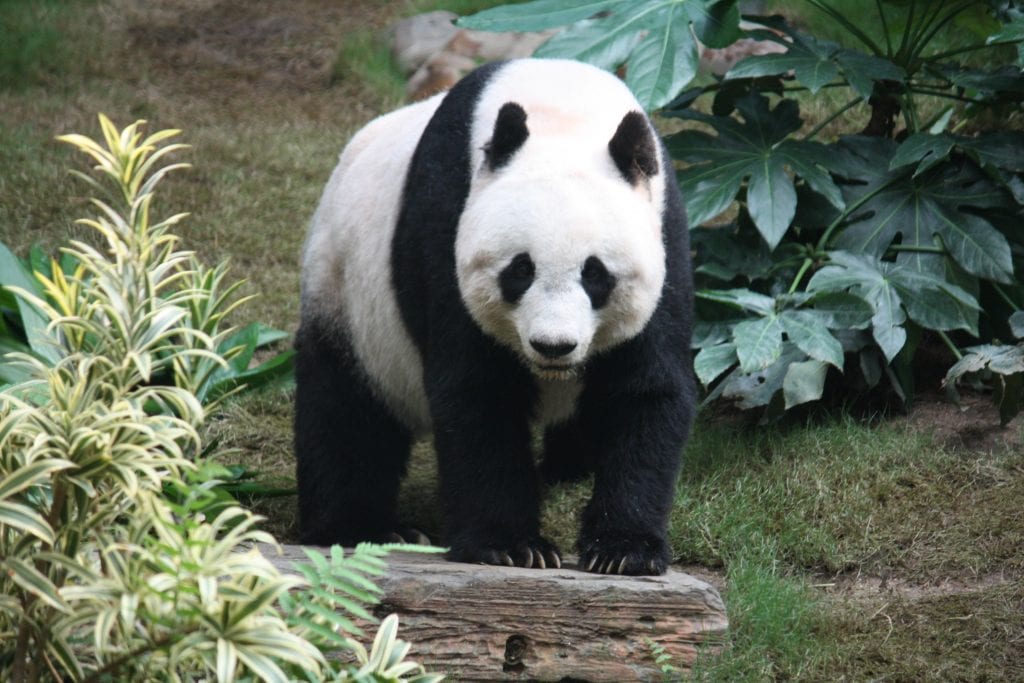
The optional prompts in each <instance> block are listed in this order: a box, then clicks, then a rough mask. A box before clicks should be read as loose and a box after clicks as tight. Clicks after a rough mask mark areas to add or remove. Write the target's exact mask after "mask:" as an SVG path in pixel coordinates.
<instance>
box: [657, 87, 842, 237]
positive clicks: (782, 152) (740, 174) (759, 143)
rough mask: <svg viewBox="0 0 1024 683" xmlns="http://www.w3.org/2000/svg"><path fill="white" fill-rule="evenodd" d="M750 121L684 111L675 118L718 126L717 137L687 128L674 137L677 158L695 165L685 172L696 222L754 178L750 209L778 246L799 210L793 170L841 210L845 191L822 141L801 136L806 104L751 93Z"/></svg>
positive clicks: (740, 103) (743, 110)
mask: <svg viewBox="0 0 1024 683" xmlns="http://www.w3.org/2000/svg"><path fill="white" fill-rule="evenodd" d="M736 108H737V110H738V111H739V113H740V115H741V116H742V117H743V121H742V122H741V121H737V120H735V119H733V118H731V117H727V116H709V115H707V114H703V113H700V112H695V111H690V110H683V111H678V112H673V115H674V116H678V117H680V118H684V119H691V120H697V121H701V122H702V123H706V124H708V125H710V126H711V127H712V128H713V129H714V130H715V132H716V133H717V136H712V135H709V134H707V133H704V132H702V131H697V130H684V131H682V132H680V133H676V134H675V135H672V136H670V137H669V138H668V140H667V142H668V146H669V149H670V150H671V152H672V154H673V156H675V157H676V158H679V159H682V160H684V161H687V162H690V163H691V164H692V165H691V166H689V167H687V168H685V169H683V170H681V171H680V172H679V179H680V187H681V188H682V190H683V196H684V197H685V198H686V208H687V212H688V215H689V217H690V221H691V223H692V224H694V225H699V224H701V223H703V222H705V221H708V220H711V219H712V218H714V217H715V216H717V215H718V214H720V213H721V212H722V211H724V210H725V209H726V208H728V206H729V205H730V204H731V203H732V201H733V199H735V197H736V195H737V194H738V193H739V191H740V188H741V187H742V186H743V183H744V182H746V184H747V210H748V212H749V213H750V217H751V218H752V219H753V221H754V224H755V225H756V226H757V229H758V231H759V232H760V233H761V236H762V237H763V238H764V240H765V242H766V243H767V244H768V246H769V247H770V248H771V249H774V248H775V247H776V246H777V245H778V243H779V242H780V241H781V240H782V236H783V235H784V234H785V233H786V230H787V229H788V228H789V225H790V223H791V222H792V220H793V216H794V214H795V213H796V190H795V187H794V184H793V179H792V178H791V177H790V175H789V172H790V171H792V172H794V173H795V174H796V175H798V176H800V177H801V178H803V179H804V180H805V181H806V182H807V183H808V185H810V186H812V187H813V188H814V189H815V190H816V191H817V192H819V193H820V194H822V195H823V196H825V197H826V198H827V199H828V200H829V202H831V203H832V204H833V205H835V206H836V207H837V208H840V209H841V208H844V206H845V205H844V203H843V197H842V194H841V192H840V191H839V188H838V187H837V186H836V185H835V183H834V182H833V181H832V178H831V177H830V176H829V174H828V173H827V172H826V171H825V170H824V169H823V168H822V166H823V164H825V163H826V162H827V156H826V155H827V151H826V148H825V147H823V146H822V145H819V144H818V143H815V142H806V141H800V140H793V139H790V138H789V135H790V134H791V133H794V132H795V131H797V130H799V128H800V125H801V120H800V112H799V105H797V103H796V102H795V101H793V100H783V101H781V102H779V104H778V105H777V106H776V107H775V109H774V110H771V109H769V105H768V99H767V98H766V97H764V96H763V95H760V94H758V93H751V94H750V95H747V96H745V97H742V98H739V99H737V100H736Z"/></svg>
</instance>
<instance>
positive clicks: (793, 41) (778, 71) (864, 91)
mask: <svg viewBox="0 0 1024 683" xmlns="http://www.w3.org/2000/svg"><path fill="white" fill-rule="evenodd" d="M765 23H766V24H767V25H769V26H770V27H771V28H773V29H775V30H777V31H782V32H783V33H785V34H786V35H787V37H788V38H789V40H788V41H787V40H783V39H782V38H779V37H778V36H777V35H775V34H772V33H767V32H765V33H760V34H759V37H763V38H765V39H768V40H774V41H776V42H779V43H781V44H783V45H785V46H786V48H787V50H786V52H783V53H779V54H767V55H755V56H752V57H747V58H746V59H744V60H742V61H740V62H738V63H737V64H736V66H734V67H733V68H732V69H731V70H730V71H729V73H727V74H726V75H725V78H726V80H736V79H739V78H761V77H764V76H780V75H784V74H787V73H790V72H792V73H793V75H794V77H795V78H796V80H797V81H799V82H800V83H801V84H802V85H804V86H806V87H807V89H808V90H810V91H811V92H812V93H816V92H818V91H819V90H820V89H821V88H823V87H825V86H826V85H828V84H829V83H832V82H835V81H836V80H837V79H839V78H842V79H843V80H845V81H846V82H847V83H849V84H850V86H851V87H852V88H853V89H854V90H855V91H856V92H857V94H858V95H860V96H861V97H862V98H864V100H865V101H866V100H868V99H869V98H870V97H871V93H872V91H873V89H874V84H875V81H883V80H885V81H896V82H900V83H902V82H903V81H904V79H905V73H904V71H903V69H901V68H900V67H899V66H897V65H895V64H893V63H892V62H890V61H888V60H885V59H880V58H878V57H873V56H871V55H868V54H865V53H863V52H858V51H857V50H851V49H848V48H844V47H841V46H840V45H837V44H836V43H832V42H830V41H827V40H819V39H817V38H814V37H813V36H809V35H806V34H803V33H800V32H798V31H795V30H793V28H792V27H790V26H789V25H788V24H787V23H786V22H784V21H778V20H775V19H770V20H768V21H766V22H765Z"/></svg>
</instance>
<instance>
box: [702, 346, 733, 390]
mask: <svg viewBox="0 0 1024 683" xmlns="http://www.w3.org/2000/svg"><path fill="white" fill-rule="evenodd" d="M738 360H739V359H738V358H737V357H736V347H735V346H734V345H733V344H731V343H729V342H726V343H724V344H716V345H715V346H708V347H706V348H703V349H701V350H700V353H698V354H697V357H696V358H694V359H693V370H694V372H696V373H697V378H698V379H699V380H700V381H701V384H703V385H704V386H709V385H710V384H711V383H712V382H714V381H715V380H716V379H717V378H718V377H719V376H720V375H721V374H722V373H723V372H725V371H726V370H728V369H729V368H731V367H732V366H733V365H735V364H736V362H737V361H738Z"/></svg>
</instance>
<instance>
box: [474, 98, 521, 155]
mask: <svg viewBox="0 0 1024 683" xmlns="http://www.w3.org/2000/svg"><path fill="white" fill-rule="evenodd" d="M528 137H530V131H529V130H528V129H527V128H526V112H525V111H524V110H523V108H522V107H521V106H519V105H518V104H516V103H515V102H506V103H505V104H503V105H501V109H500V110H499V111H498V119H497V120H496V121H495V122H494V136H493V137H492V138H491V141H490V142H488V143H487V145H486V146H485V147H484V154H486V155H487V166H488V168H490V169H491V170H492V171H494V170H497V169H499V168H501V167H502V166H504V165H505V164H507V163H508V162H509V160H510V159H512V155H513V154H515V153H516V151H518V149H519V148H520V147H522V146H523V143H524V142H526V138H528Z"/></svg>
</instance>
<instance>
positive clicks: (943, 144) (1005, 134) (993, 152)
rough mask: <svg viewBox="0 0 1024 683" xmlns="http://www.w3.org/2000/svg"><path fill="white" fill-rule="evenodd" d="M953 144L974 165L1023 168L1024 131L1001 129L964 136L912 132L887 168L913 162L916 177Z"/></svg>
mask: <svg viewBox="0 0 1024 683" xmlns="http://www.w3.org/2000/svg"><path fill="white" fill-rule="evenodd" d="M954 147H956V148H957V149H959V150H960V151H962V152H963V153H965V154H967V155H968V156H969V157H971V158H972V159H974V160H975V161H976V162H977V163H978V165H980V166H983V167H985V168H989V169H1001V170H1005V171H1011V172H1014V173H1020V172H1022V171H1024V133H1021V132H1020V131H1001V132H996V133H983V134H981V135H978V136H977V137H965V136H962V135H952V134H949V133H940V134H932V133H914V134H913V135H911V136H910V137H908V138H907V139H906V140H904V141H903V143H902V144H900V146H899V148H897V150H896V153H895V154H894V155H893V157H892V159H891V160H890V162H889V170H894V169H897V168H899V167H901V166H906V165H908V164H917V168H916V169H915V170H914V176H915V177H916V176H918V175H920V174H922V173H924V172H925V171H927V170H928V169H930V168H932V167H933V166H936V165H937V164H940V163H942V162H943V161H945V160H946V159H947V158H948V157H949V155H950V152H951V151H952V150H953V148H954Z"/></svg>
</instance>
